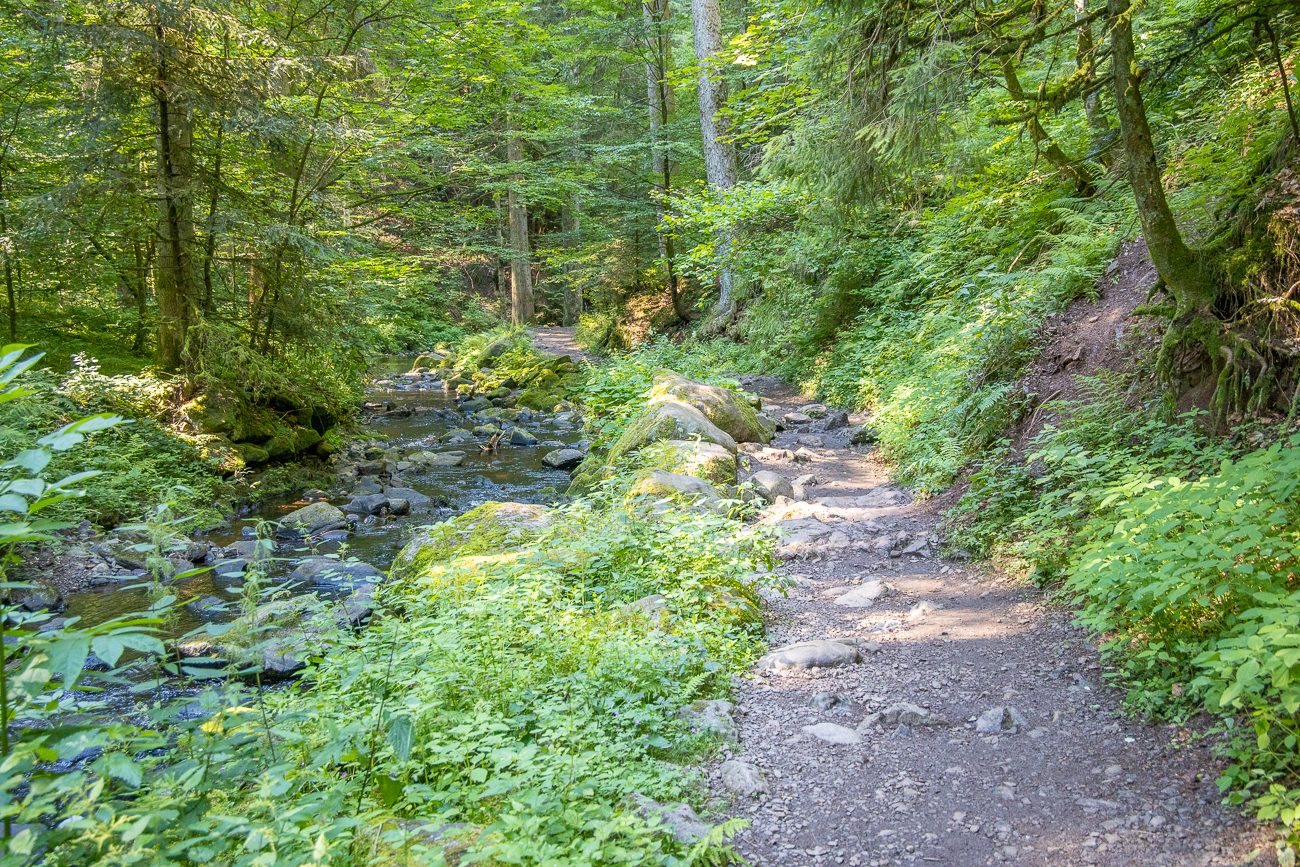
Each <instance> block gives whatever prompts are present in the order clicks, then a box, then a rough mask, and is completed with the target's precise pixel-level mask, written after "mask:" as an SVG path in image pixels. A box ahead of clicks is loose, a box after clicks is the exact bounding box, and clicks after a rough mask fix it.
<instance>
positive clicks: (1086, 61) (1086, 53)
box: [1074, 0, 1109, 130]
mask: <svg viewBox="0 0 1300 867" xmlns="http://www.w3.org/2000/svg"><path fill="white" fill-rule="evenodd" d="M1074 20H1075V21H1078V22H1079V25H1078V33H1079V35H1078V40H1077V41H1076V43H1075V50H1074V62H1075V65H1076V66H1077V67H1078V68H1079V69H1086V70H1088V71H1087V72H1086V73H1085V74H1084V79H1085V83H1084V86H1083V89H1084V94H1083V110H1084V112H1085V113H1086V114H1087V116H1088V125H1089V126H1091V127H1092V128H1093V129H1099V130H1104V129H1107V128H1108V127H1109V124H1108V123H1106V116H1105V115H1104V114H1102V112H1101V93H1100V92H1099V91H1095V90H1094V91H1092V92H1091V93H1089V92H1088V91H1089V90H1091V89H1092V86H1093V81H1094V80H1095V76H1094V75H1093V73H1092V70H1093V69H1094V68H1095V66H1096V63H1097V57H1096V43H1095V42H1094V41H1093V38H1092V24H1091V22H1089V21H1088V0H1074Z"/></svg>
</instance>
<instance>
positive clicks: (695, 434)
mask: <svg viewBox="0 0 1300 867" xmlns="http://www.w3.org/2000/svg"><path fill="white" fill-rule="evenodd" d="M696 439H698V440H703V441H704V442H708V443H714V444H716V445H720V446H722V447H723V448H725V449H726V450H727V451H729V452H731V454H732V455H733V456H734V455H735V454H736V441H735V440H734V439H733V438H732V437H731V435H730V434H728V433H727V432H726V431H724V430H722V429H721V428H719V427H718V426H717V425H715V424H714V423H713V422H711V421H709V420H708V419H707V418H706V417H705V416H704V414H703V413H702V412H700V411H699V410H698V409H696V408H695V407H693V406H691V405H690V404H689V403H684V402H683V401H680V400H673V399H662V400H656V401H654V402H652V403H650V404H649V405H647V406H646V408H645V409H643V410H641V412H639V413H637V415H636V416H635V417H634V418H633V419H632V423H631V424H629V425H628V426H627V430H625V431H623V435H622V436H620V437H619V438H618V441H617V442H615V443H614V445H613V446H611V447H610V450H609V460H610V461H613V460H615V459H617V458H619V457H622V456H623V455H625V454H628V453H629V452H634V451H636V450H637V449H639V448H642V447H644V446H646V445H649V444H650V443H653V442H658V441H659V440H696Z"/></svg>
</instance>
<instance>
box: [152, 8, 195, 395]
mask: <svg viewBox="0 0 1300 867" xmlns="http://www.w3.org/2000/svg"><path fill="white" fill-rule="evenodd" d="M154 35H155V37H156V38H157V40H158V51H159V57H158V80H157V82H156V83H155V89H154V100H155V103H156V105H157V109H158V117H157V121H158V129H157V133H156V145H157V150H158V208H159V215H158V216H159V219H158V244H157V258H156V262H157V265H156V267H155V271H154V292H155V294H156V295H157V298H158V361H159V363H160V364H161V365H162V366H163V367H164V368H165V369H167V370H176V369H177V368H179V367H180V366H181V356H182V354H183V353H184V351H185V337H186V334H187V333H188V332H189V328H190V325H191V324H192V322H193V318H194V309H193V308H194V300H195V298H194V296H195V291H194V288H195V287H194V273H193V267H192V266H193V263H192V261H191V249H192V245H193V243H194V206H193V199H192V197H191V196H192V185H191V182H192V176H193V166H194V161H193V153H192V147H193V126H192V123H191V120H190V118H189V116H188V112H187V111H186V110H185V107H184V106H183V105H181V104H180V101H179V100H178V99H177V98H176V93H175V92H174V88H175V83H174V82H173V81H172V79H171V71H170V69H169V68H168V64H167V55H166V51H167V44H166V31H165V30H164V28H163V26H162V24H155V25H154Z"/></svg>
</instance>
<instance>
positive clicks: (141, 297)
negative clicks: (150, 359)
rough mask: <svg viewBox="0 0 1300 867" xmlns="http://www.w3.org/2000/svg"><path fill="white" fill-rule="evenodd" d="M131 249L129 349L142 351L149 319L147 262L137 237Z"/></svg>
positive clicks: (133, 239) (132, 242)
mask: <svg viewBox="0 0 1300 867" xmlns="http://www.w3.org/2000/svg"><path fill="white" fill-rule="evenodd" d="M131 249H132V252H134V253H135V340H134V341H133V342H132V344H131V351H132V352H136V353H141V352H144V343H145V336H146V334H147V333H148V321H149V291H148V286H149V282H148V278H147V275H148V273H149V262H148V256H147V254H146V251H145V246H144V244H142V243H140V241H139V239H138V238H132V239H131Z"/></svg>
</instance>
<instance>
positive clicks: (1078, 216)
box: [703, 183, 1128, 494]
mask: <svg viewBox="0 0 1300 867" xmlns="http://www.w3.org/2000/svg"><path fill="white" fill-rule="evenodd" d="M881 219H882V215H880V214H879V213H875V214H873V215H871V216H864V217H862V218H861V222H860V223H859V224H856V225H853V226H851V227H849V228H847V229H841V230H839V231H832V230H831V229H830V228H829V227H828V228H825V229H823V230H821V231H819V232H812V231H810V230H807V231H804V232H803V233H802V234H800V235H798V236H796V237H795V238H791V239H787V243H788V244H789V246H788V247H782V248H781V250H780V252H779V253H773V254H772V255H770V256H769V257H768V258H767V259H765V260H764V268H763V269H761V270H760V273H761V274H762V275H763V291H762V294H761V295H760V297H758V298H757V299H755V300H754V301H753V302H751V304H750V305H749V306H748V307H747V308H746V310H745V312H744V313H743V314H742V316H741V319H740V322H739V323H738V325H737V326H736V329H735V332H734V333H733V334H731V335H730V336H729V337H728V338H722V339H714V340H711V341H707V342H706V343H705V345H704V346H703V351H704V354H705V355H706V356H711V357H713V358H714V359H716V362H717V363H718V364H722V365H724V366H726V367H729V368H730V369H734V370H742V371H754V372H765V373H775V374H778V375H780V376H782V377H783V378H785V379H787V380H788V381H791V382H795V383H798V384H799V385H800V386H801V387H802V388H803V389H804V390H805V391H806V392H807V393H809V394H813V395H815V396H816V397H818V398H820V399H823V400H826V401H828V402H831V403H833V404H835V405H837V406H845V407H852V408H859V409H869V410H870V411H871V412H872V424H873V426H875V427H876V429H877V431H878V432H879V435H880V444H881V454H882V456H884V457H886V458H888V459H889V460H891V461H892V462H893V463H894V464H895V467H896V476H897V478H898V480H899V481H900V482H901V483H903V484H907V485H911V486H913V487H914V488H916V489H917V490H918V491H919V492H921V493H923V494H932V493H937V492H938V491H941V490H943V489H944V488H946V487H947V486H948V485H949V484H951V482H952V481H953V479H955V478H956V476H957V475H958V473H960V472H961V470H962V468H963V467H964V466H965V465H966V464H967V463H968V462H969V461H971V460H972V459H973V458H975V457H977V456H979V455H980V454H981V453H982V452H983V450H984V449H985V448H986V447H987V446H988V445H989V444H990V443H991V442H992V441H994V440H995V439H996V438H997V437H998V436H999V435H1000V433H1001V431H1002V430H1004V429H1005V428H1006V427H1007V426H1008V425H1009V424H1010V423H1012V422H1013V421H1015V420H1016V419H1017V418H1018V417H1019V415H1020V414H1021V413H1022V412H1023V409H1024V407H1025V404H1026V399H1027V397H1028V396H1027V395H1025V394H1024V393H1023V392H1021V391H1020V390H1019V389H1018V388H1017V386H1016V382H1017V380H1018V379H1019V378H1020V376H1021V375H1022V372H1023V370H1024V368H1025V366H1026V365H1027V364H1028V363H1029V362H1030V361H1031V360H1032V359H1033V357H1034V356H1035V354H1036V353H1037V351H1038V348H1039V347H1038V343H1037V341H1036V336H1037V334H1038V331H1039V329H1040V327H1041V325H1042V323H1043V321H1044V319H1045V317H1046V316H1047V315H1048V314H1050V313H1053V312H1056V311H1059V310H1061V309H1063V308H1064V306H1065V305H1066V304H1068V303H1069V302H1070V301H1071V300H1073V299H1074V298H1077V297H1079V296H1081V295H1087V294H1089V293H1091V292H1093V291H1095V290H1094V284H1095V281H1096V279H1097V278H1098V277H1099V276H1101V274H1102V271H1103V270H1104V268H1105V265H1106V262H1107V261H1109V260H1110V259H1111V258H1112V257H1113V256H1114V255H1115V252H1116V250H1117V249H1118V246H1119V242H1120V241H1121V239H1122V238H1123V229H1122V228H1121V227H1123V226H1124V224H1125V223H1126V222H1127V220H1128V213H1127V210H1126V209H1125V208H1124V207H1123V205H1122V203H1120V204H1116V203H1113V202H1109V201H1095V202H1082V201H1078V200H1073V199H1068V198H1062V197H1061V195H1060V192H1059V190H1057V189H1056V188H1055V187H1053V186H1052V185H1050V184H1049V185H1042V184H1040V185H1038V186H1035V185H1033V184H1029V183H1023V184H1008V186H1007V187H1006V188H1004V189H1001V190H997V191H996V194H994V195H987V194H986V191H984V190H981V191H980V192H978V193H972V194H971V195H968V196H960V197H956V198H953V199H951V200H950V201H949V202H947V204H946V205H945V206H944V207H942V208H938V209H936V210H934V211H929V212H926V213H925V214H923V215H922V216H921V217H920V218H919V219H916V218H912V219H910V221H909V218H908V215H907V214H906V213H905V212H901V213H899V214H896V215H894V220H895V229H896V232H895V233H893V234H890V235H885V236H884V237H882V236H881V235H880V234H878V233H880V231H881V229H880V225H879V223H880V221H881Z"/></svg>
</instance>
